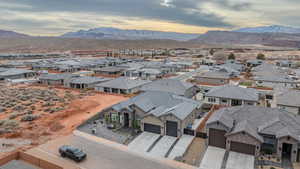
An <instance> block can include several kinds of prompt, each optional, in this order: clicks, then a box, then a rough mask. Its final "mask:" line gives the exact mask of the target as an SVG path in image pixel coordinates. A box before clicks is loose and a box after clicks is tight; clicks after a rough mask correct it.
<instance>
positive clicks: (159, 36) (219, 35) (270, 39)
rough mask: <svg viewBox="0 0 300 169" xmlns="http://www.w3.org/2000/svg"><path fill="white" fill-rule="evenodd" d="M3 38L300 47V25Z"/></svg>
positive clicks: (93, 31)
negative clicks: (199, 31)
mask: <svg viewBox="0 0 300 169" xmlns="http://www.w3.org/2000/svg"><path fill="white" fill-rule="evenodd" d="M0 38H30V39H34V38H42V39H43V40H45V39H47V38H51V39H53V38H58V39H74V38H75V39H86V40H176V41H186V42H192V43H203V44H235V45H238V44H260V45H268V46H281V47H296V48H299V47H300V29H299V28H293V27H287V26H279V25H273V26H263V27H252V28H241V29H237V30H232V31H208V32H207V33H205V34H188V33H177V32H162V31H149V30H125V29H117V28H110V27H101V28H95V29H89V30H79V31H77V32H68V33H65V34H63V35H61V36H57V37H34V36H29V35H25V34H21V33H17V32H13V31H3V30H0ZM3 43H5V42H3ZM28 43H30V42H28Z"/></svg>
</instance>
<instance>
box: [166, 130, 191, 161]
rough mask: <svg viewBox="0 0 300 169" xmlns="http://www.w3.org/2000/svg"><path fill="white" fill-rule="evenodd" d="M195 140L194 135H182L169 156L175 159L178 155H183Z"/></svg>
mask: <svg viewBox="0 0 300 169" xmlns="http://www.w3.org/2000/svg"><path fill="white" fill-rule="evenodd" d="M193 140H194V136H190V135H182V136H181V137H180V139H179V140H178V142H177V143H176V144H175V146H174V148H173V149H172V151H171V153H170V154H169V156H168V158H169V159H175V158H176V157H180V156H183V154H184V153H185V151H186V150H187V149H188V147H189V145H190V144H191V143H192V141H193Z"/></svg>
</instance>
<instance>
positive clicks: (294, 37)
mask: <svg viewBox="0 0 300 169" xmlns="http://www.w3.org/2000/svg"><path fill="white" fill-rule="evenodd" d="M191 41H192V42H198V43H204V44H260V45H266V46H279V47H297V48H298V47H300V34H286V33H245V32H229V31H209V32H207V33H206V34H203V35H200V36H199V37H198V38H196V39H193V40H191Z"/></svg>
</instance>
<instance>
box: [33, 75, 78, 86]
mask: <svg viewBox="0 0 300 169" xmlns="http://www.w3.org/2000/svg"><path fill="white" fill-rule="evenodd" d="M75 77H79V75H74V74H71V73H63V74H54V73H52V74H42V75H40V76H39V83H41V84H45V85H65V86H68V82H69V80H71V79H72V78H75Z"/></svg>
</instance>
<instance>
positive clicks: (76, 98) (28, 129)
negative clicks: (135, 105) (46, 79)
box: [0, 85, 127, 155]
mask: <svg viewBox="0 0 300 169" xmlns="http://www.w3.org/2000/svg"><path fill="white" fill-rule="evenodd" d="M0 87H1V88H0V139H1V138H2V141H3V140H4V141H5V139H10V140H13V139H23V140H26V141H27V140H29V141H30V145H27V146H28V147H32V146H36V145H39V144H42V143H45V142H47V141H49V140H52V139H54V138H57V137H60V136H65V135H69V134H70V133H72V131H73V130H74V129H75V128H76V127H77V126H78V125H80V124H81V123H82V122H83V121H85V120H87V119H88V118H90V117H91V116H93V115H95V114H96V113H97V112H99V111H101V110H102V109H104V108H106V107H109V106H111V105H113V104H115V103H118V102H120V101H123V100H126V99H127V98H126V97H123V96H114V95H107V94H99V93H95V92H94V91H78V90H71V89H58V88H48V87H43V86H24V85H18V86H14V87H7V86H0ZM4 141H3V142H4ZM1 146H2V147H1V149H2V150H3V152H5V148H7V150H12V147H18V148H19V146H17V145H16V144H14V142H13V141H10V142H9V143H7V144H6V143H5V142H4V144H2V145H1ZM23 147H26V145H24V146H22V148H23ZM0 155H1V152H0Z"/></svg>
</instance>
